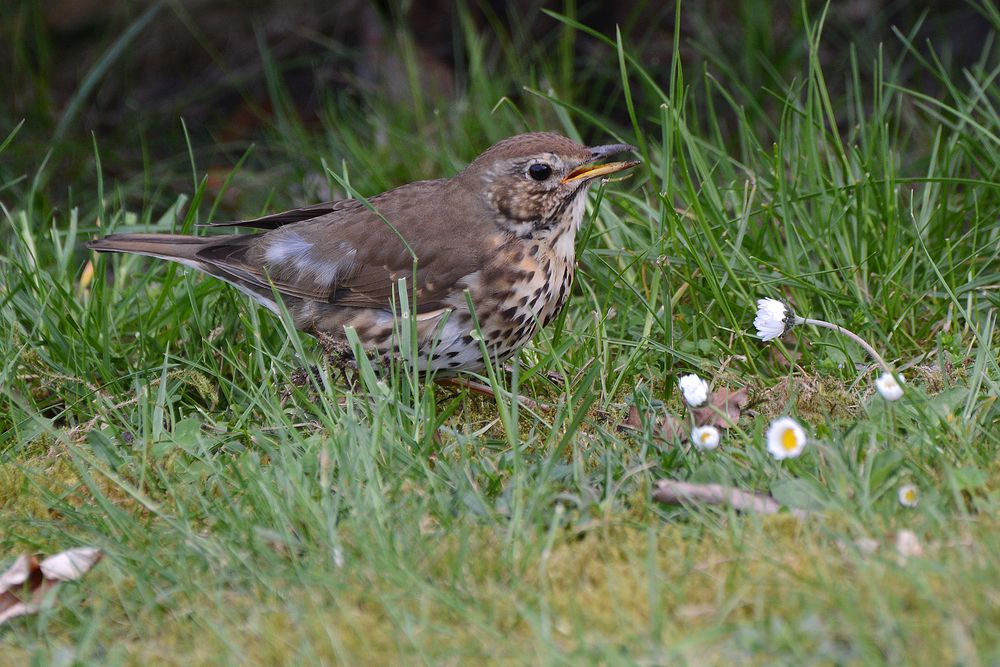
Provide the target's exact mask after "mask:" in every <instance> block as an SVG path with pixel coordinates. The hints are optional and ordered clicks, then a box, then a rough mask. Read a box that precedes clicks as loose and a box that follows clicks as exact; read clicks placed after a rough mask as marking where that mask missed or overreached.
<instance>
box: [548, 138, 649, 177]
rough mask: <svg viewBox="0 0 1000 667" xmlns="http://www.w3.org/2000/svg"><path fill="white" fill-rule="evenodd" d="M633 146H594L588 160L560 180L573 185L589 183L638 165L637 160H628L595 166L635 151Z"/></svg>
mask: <svg viewBox="0 0 1000 667" xmlns="http://www.w3.org/2000/svg"><path fill="white" fill-rule="evenodd" d="M635 150H636V148H635V146H629V145H628V144H608V145H607V146H594V147H592V148H591V149H590V159H589V160H587V161H586V162H584V163H583V164H581V165H578V166H577V167H575V168H574V169H573V170H572V171H570V172H569V173H568V174H566V177H565V178H563V179H562V182H563V183H574V182H578V181H589V180H590V179H592V178H597V177H598V176H607V175H608V174H614V173H615V172H619V171H621V170H622V169H628V168H629V167H634V166H636V165H637V164H639V160H629V161H627V162H604V163H602V164H597V161H598V160H601V159H603V158H606V157H608V156H609V155H617V154H618V153H628V152H630V151H635Z"/></svg>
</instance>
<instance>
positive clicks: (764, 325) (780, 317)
mask: <svg viewBox="0 0 1000 667" xmlns="http://www.w3.org/2000/svg"><path fill="white" fill-rule="evenodd" d="M796 324H801V322H799V318H797V317H795V313H793V312H792V309H791V308H789V307H788V306H787V305H785V303H784V302H783V301H778V300H777V299H757V317H756V318H755V319H754V321H753V325H754V327H755V328H756V329H757V337H758V338H760V339H761V340H772V339H774V338H777V337H778V336H782V335H784V334H786V333H788V332H789V331H790V330H791V328H792V327H794V326H795V325H796Z"/></svg>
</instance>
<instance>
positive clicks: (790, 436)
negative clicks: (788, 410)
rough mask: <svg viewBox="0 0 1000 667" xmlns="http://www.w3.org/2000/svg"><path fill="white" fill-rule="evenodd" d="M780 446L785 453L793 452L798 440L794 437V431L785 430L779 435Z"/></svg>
mask: <svg viewBox="0 0 1000 667" xmlns="http://www.w3.org/2000/svg"><path fill="white" fill-rule="evenodd" d="M781 446H782V447H784V448H785V451H786V452H792V451H795V448H796V447H798V446H799V439H798V438H796V437H795V431H794V430H792V429H790V428H786V429H785V432H784V433H782V434H781Z"/></svg>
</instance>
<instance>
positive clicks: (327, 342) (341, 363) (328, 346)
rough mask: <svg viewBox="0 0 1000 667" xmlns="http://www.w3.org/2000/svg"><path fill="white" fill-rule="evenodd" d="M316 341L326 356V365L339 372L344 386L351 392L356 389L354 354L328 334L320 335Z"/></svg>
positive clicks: (341, 342) (343, 343) (345, 345)
mask: <svg viewBox="0 0 1000 667" xmlns="http://www.w3.org/2000/svg"><path fill="white" fill-rule="evenodd" d="M316 340H317V341H318V342H319V345H320V347H322V348H323V353H324V354H325V356H326V363H328V364H329V365H330V366H332V367H333V368H335V369H337V370H339V371H340V374H341V377H342V378H343V379H344V384H346V385H347V387H348V389H351V390H352V391H353V390H354V389H356V388H357V387H358V384H359V378H358V375H357V370H358V369H357V364H355V363H354V352H353V351H352V350H351V348H350V346H349V345H348V344H347V343H345V342H344V341H342V340H339V339H337V338H334V337H333V336H330V335H328V334H324V333H320V334H318V335H317V337H316Z"/></svg>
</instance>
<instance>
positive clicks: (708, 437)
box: [701, 431, 712, 442]
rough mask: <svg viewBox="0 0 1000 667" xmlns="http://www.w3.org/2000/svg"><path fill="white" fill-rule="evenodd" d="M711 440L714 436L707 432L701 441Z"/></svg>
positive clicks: (702, 435) (703, 434)
mask: <svg viewBox="0 0 1000 667" xmlns="http://www.w3.org/2000/svg"><path fill="white" fill-rule="evenodd" d="M711 439H712V434H711V433H709V432H708V431H705V432H704V433H702V434H701V441H702V442H708V441H709V440H711Z"/></svg>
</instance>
